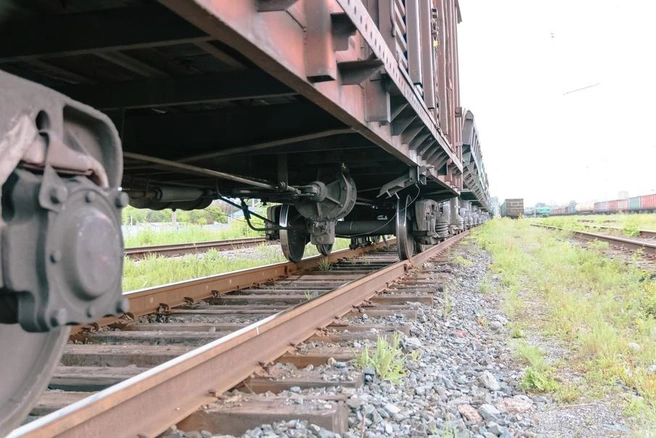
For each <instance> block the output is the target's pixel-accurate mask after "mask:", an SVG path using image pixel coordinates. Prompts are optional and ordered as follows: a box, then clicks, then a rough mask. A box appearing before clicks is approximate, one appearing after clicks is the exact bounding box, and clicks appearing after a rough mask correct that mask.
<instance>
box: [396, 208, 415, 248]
mask: <svg viewBox="0 0 656 438" xmlns="http://www.w3.org/2000/svg"><path fill="white" fill-rule="evenodd" d="M410 212H411V198H410V196H406V197H405V199H403V198H399V200H398V202H397V204H396V244H397V246H398V250H399V258H400V259H401V260H406V259H409V258H410V257H412V256H413V255H414V254H415V239H414V238H413V237H412V235H411V234H410V231H411V230H412V218H411V217H410Z"/></svg>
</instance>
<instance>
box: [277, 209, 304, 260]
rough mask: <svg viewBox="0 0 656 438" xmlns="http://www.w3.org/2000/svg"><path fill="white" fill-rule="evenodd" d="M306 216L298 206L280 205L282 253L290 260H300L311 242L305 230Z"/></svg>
mask: <svg viewBox="0 0 656 438" xmlns="http://www.w3.org/2000/svg"><path fill="white" fill-rule="evenodd" d="M304 222H305V218H304V217H303V216H301V215H300V214H299V213H298V211H296V208H294V207H293V206H291V205H288V204H285V205H283V206H282V207H280V226H281V227H285V228H287V229H283V230H280V245H281V247H282V253H283V254H284V255H285V258H287V260H289V261H290V262H298V261H299V260H301V259H302V258H303V253H304V252H305V245H306V244H307V243H308V242H309V237H310V236H309V234H308V233H307V232H306V231H305V226H304V225H305V224H304Z"/></svg>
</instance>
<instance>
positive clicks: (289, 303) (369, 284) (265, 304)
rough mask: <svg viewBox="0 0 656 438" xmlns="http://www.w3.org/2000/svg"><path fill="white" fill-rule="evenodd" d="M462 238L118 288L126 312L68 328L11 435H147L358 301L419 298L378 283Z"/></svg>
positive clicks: (285, 352)
mask: <svg viewBox="0 0 656 438" xmlns="http://www.w3.org/2000/svg"><path fill="white" fill-rule="evenodd" d="M465 235H466V233H463V234H460V235H458V236H455V237H453V238H451V239H449V240H447V241H445V242H443V243H441V244H439V245H437V246H434V247H432V248H430V249H428V250H426V251H425V252H422V253H420V254H419V255H417V256H415V257H413V258H412V259H411V260H406V261H402V262H398V257H397V254H396V251H393V252H392V251H390V250H389V249H387V250H381V247H378V246H376V247H374V246H372V247H369V248H362V249H358V250H356V251H340V252H336V253H333V254H331V255H330V256H329V257H328V258H323V257H316V258H314V259H308V260H303V261H302V262H300V263H297V264H293V263H280V264H276V265H270V266H265V267H260V268H255V269H249V270H244V271H239V272H235V273H230V274H222V275H217V276H212V277H207V278H204V279H198V280H192V281H187V282H181V283H176V284H172V285H167V286H164V287H159V288H153V289H148V290H143V291H137V292H134V293H131V294H127V295H126V297H127V298H128V299H129V300H130V304H131V314H130V315H128V316H127V317H126V316H124V317H123V318H121V319H115V318H105V319H104V320H101V321H99V322H98V323H97V324H96V325H95V326H94V327H85V328H80V327H78V328H76V329H75V330H73V335H72V339H73V340H74V342H72V343H70V344H69V345H68V348H67V351H66V352H65V354H64V356H63V359H62V364H61V365H60V367H59V368H58V370H57V372H56V373H55V376H54V378H53V379H52V381H51V384H50V388H51V389H50V390H49V391H47V392H46V393H45V394H44V395H43V397H42V398H41V400H40V402H39V403H38V405H37V406H36V408H35V409H34V410H33V412H32V414H33V415H34V416H37V417H40V418H38V419H36V420H35V421H33V422H31V423H28V424H27V425H25V426H23V427H21V428H19V429H17V430H15V431H14V432H13V433H12V435H11V436H12V437H19V436H20V437H41V436H66V437H78V436H79V437H83V436H84V437H88V436H104V435H106V434H107V431H108V430H115V428H116V427H117V425H120V433H119V435H121V436H140V437H151V436H156V435H157V434H159V433H161V432H163V431H164V430H166V429H167V428H168V427H169V426H171V425H174V424H178V423H179V422H180V421H181V420H183V419H185V418H187V417H188V416H189V415H190V414H192V413H193V412H195V411H196V410H197V409H198V408H199V406H202V405H205V404H207V403H211V402H213V401H216V400H217V396H219V395H221V394H222V393H224V392H225V391H227V390H229V389H231V388H233V387H235V386H236V385H238V384H239V383H240V382H242V381H244V379H247V378H249V376H252V375H253V374H254V373H262V371H263V367H266V366H267V365H268V364H270V363H272V361H274V360H276V359H278V358H280V357H288V358H289V357H293V356H295V354H294V351H295V350H296V349H295V347H296V346H297V345H299V344H300V343H301V342H303V341H305V340H306V339H308V338H311V337H312V336H315V335H316V333H317V332H318V331H319V330H321V329H323V328H324V327H328V326H331V324H332V328H333V329H334V328H335V325H334V323H335V321H341V320H342V319H341V318H342V317H344V315H347V314H349V313H351V312H354V311H355V312H357V310H354V309H356V307H357V306H362V305H363V303H364V305H365V306H371V305H373V306H374V307H372V308H370V309H369V310H367V313H369V314H372V315H375V314H376V313H377V312H378V313H381V314H386V313H387V314H394V313H395V312H399V311H400V308H401V307H402V305H404V304H405V303H407V302H409V301H421V299H422V298H418V297H417V296H416V295H409V294H407V293H405V292H404V289H402V288H401V289H398V290H397V291H394V293H384V294H383V293H382V292H383V291H385V290H387V289H388V287H389V286H390V285H391V284H392V283H394V282H395V281H397V280H398V279H399V278H402V277H403V276H404V275H406V274H407V271H408V270H410V268H412V267H415V266H419V267H420V266H422V264H423V263H424V262H425V261H427V260H429V259H431V258H432V257H434V256H436V255H438V254H440V253H441V252H443V251H444V250H445V249H447V248H448V247H450V246H451V245H453V244H454V243H456V242H457V241H459V240H460V239H461V238H462V237H464V236H465ZM373 249H378V250H379V251H377V252H373V251H371V250H373ZM347 255H348V256H355V255H360V257H358V258H356V259H348V260H345V259H344V257H346V256H347ZM326 261H329V262H330V263H331V265H330V266H327V264H326ZM320 262H321V267H322V268H323V269H324V270H321V269H319V268H318V267H319V266H320V265H319V263H320ZM327 268H330V269H329V270H326V269H327ZM338 327H340V326H338ZM341 327H344V325H342V326H341ZM347 327H348V325H347ZM324 356H325V354H324ZM324 359H325V357H324ZM288 360H292V361H294V359H288ZM296 360H298V359H296ZM303 361H304V362H307V361H310V362H311V361H312V355H311V354H310V355H309V356H308V355H307V354H306V355H304V358H303ZM288 383H289V382H288ZM250 386H253V381H251V382H250ZM114 436H115V435H114Z"/></svg>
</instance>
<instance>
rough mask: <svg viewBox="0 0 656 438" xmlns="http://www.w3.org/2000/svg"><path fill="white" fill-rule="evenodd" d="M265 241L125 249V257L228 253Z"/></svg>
mask: <svg viewBox="0 0 656 438" xmlns="http://www.w3.org/2000/svg"><path fill="white" fill-rule="evenodd" d="M266 242H267V240H266V239H265V238H263V237H251V238H243V239H228V240H213V241H209V242H196V243H179V244H171V245H149V246H135V247H132V248H125V256H126V257H129V258H131V259H136V260H138V259H143V258H146V257H148V256H150V255H155V254H156V255H160V256H164V257H177V256H182V255H185V254H197V253H202V252H206V251H209V250H211V249H215V250H217V251H229V250H231V249H237V248H246V247H251V246H257V245H261V244H263V243H266Z"/></svg>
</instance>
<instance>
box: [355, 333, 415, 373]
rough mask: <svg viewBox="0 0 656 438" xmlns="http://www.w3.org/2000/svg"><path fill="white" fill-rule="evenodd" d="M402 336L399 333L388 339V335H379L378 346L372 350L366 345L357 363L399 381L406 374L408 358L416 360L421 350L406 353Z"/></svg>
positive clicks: (361, 366)
mask: <svg viewBox="0 0 656 438" xmlns="http://www.w3.org/2000/svg"><path fill="white" fill-rule="evenodd" d="M400 343H401V338H400V336H399V334H398V333H395V334H394V336H393V337H392V341H391V342H390V341H388V340H387V338H386V337H384V336H379V337H378V339H377V341H376V348H375V349H373V350H371V349H370V348H369V346H366V347H365V348H364V350H362V353H360V355H358V357H357V358H356V363H357V365H358V366H359V367H360V368H362V369H364V368H367V367H371V368H373V369H374V370H376V376H378V378H380V379H382V380H387V381H389V382H391V383H394V384H396V383H399V382H400V381H401V379H402V378H403V377H405V375H406V369H405V365H406V362H407V361H408V359H411V360H416V359H417V357H418V355H419V351H417V350H415V351H414V352H413V353H412V354H405V353H404V352H403V350H402V349H401V346H400Z"/></svg>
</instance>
